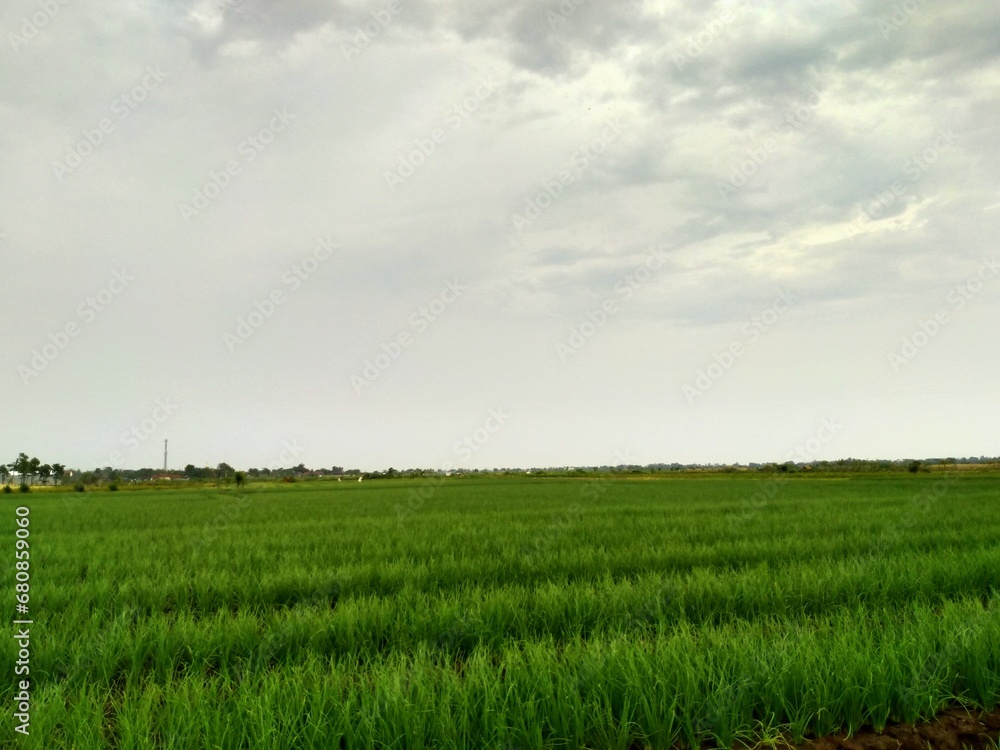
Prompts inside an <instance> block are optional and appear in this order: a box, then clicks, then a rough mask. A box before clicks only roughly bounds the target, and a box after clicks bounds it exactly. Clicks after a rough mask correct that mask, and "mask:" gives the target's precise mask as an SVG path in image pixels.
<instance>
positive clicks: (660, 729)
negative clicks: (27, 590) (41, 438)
mask: <svg viewBox="0 0 1000 750" xmlns="http://www.w3.org/2000/svg"><path fill="white" fill-rule="evenodd" d="M998 490H1000V479H998V478H997V477H991V476H968V477H961V478H957V477H949V476H943V475H938V476H934V475H930V476H925V475H917V476H906V477H900V476H892V477H878V478H863V477H851V478H846V479H829V478H827V479H823V478H799V477H796V478H794V479H785V480H778V479H759V478H748V477H743V476H732V477H705V478H669V479H646V480H628V479H524V478H518V479H462V478H449V479H447V480H444V481H441V480H423V481H410V480H407V481H384V482H365V483H356V482H355V483H336V482H315V483H299V484H294V485H289V486H280V485H257V486H251V487H250V488H249V489H247V490H245V491H241V492H236V491H235V490H218V489H214V488H205V489H196V488H193V489H183V490H176V489H171V490H160V491H156V490H135V491H133V490H129V491H123V492H118V493H107V492H95V493H85V494H76V493H56V492H51V493H44V492H38V493H32V494H31V495H29V496H25V497H18V496H9V498H10V499H9V500H5V501H4V502H5V504H6V506H7V507H8V511H7V512H6V513H5V514H4V522H3V523H4V529H5V534H6V537H5V538H6V539H8V540H10V542H11V543H10V544H9V545H8V548H9V549H11V550H13V539H14V529H15V523H14V512H13V508H14V507H16V506H17V505H28V506H29V507H30V508H31V534H32V535H31V540H32V548H31V549H32V599H31V602H32V605H31V607H32V611H31V615H32V617H33V621H34V625H33V626H32V649H33V651H32V656H31V680H32V707H31V716H32V721H31V734H30V736H29V737H26V738H21V740H20V742H19V743H18V744H19V745H20V746H23V747H38V748H46V749H50V748H87V749H89V748H107V747H117V748H178V749H180V748H184V749H185V750H188V749H189V748H227V749H228V748H399V749H400V750H402V749H403V748H473V747H475V748H480V747H481V748H497V749H498V750H515V749H516V750H528V749H529V748H621V749H622V750H626V749H628V748H646V747H649V748H667V747H672V746H682V747H697V746H700V745H702V744H703V743H709V744H711V745H717V746H723V747H731V746H733V745H734V744H735V743H738V742H744V743H747V744H750V745H753V744H756V743H759V742H766V741H769V740H774V739H775V738H777V737H778V736H779V735H782V736H785V737H787V738H788V739H791V740H793V741H797V740H799V739H801V738H803V737H805V736H814V735H824V734H827V733H830V732H833V731H836V730H840V729H846V730H848V731H854V730H857V729H858V728H860V727H862V726H866V725H870V726H874V727H875V728H880V727H882V726H884V725H885V724H886V722H889V721H914V720H916V719H919V718H929V717H931V716H933V715H935V714H936V713H937V712H938V711H940V710H942V709H943V708H945V707H947V706H950V705H955V704H961V705H967V706H972V707H979V708H984V709H989V708H992V707H994V706H996V705H997V704H998V702H1000V544H998V541H1000V492H998ZM11 554H13V553H12V552H11ZM10 578H11V585H9V586H7V587H6V591H7V592H8V593H5V595H4V596H5V597H6V599H7V610H6V611H8V612H13V611H14V594H13V574H11V576H10ZM0 649H2V651H3V658H4V663H6V664H13V663H14V661H15V659H16V654H17V646H16V644H15V643H14V641H13V640H12V639H5V640H4V642H3V643H2V645H0ZM13 679H14V677H13V669H11V674H10V680H5V681H4V682H3V691H2V693H3V698H4V700H5V702H6V703H7V704H8V705H10V703H11V700H10V699H11V698H12V696H13ZM4 722H5V723H6V726H4V727H3V729H2V730H0V731H2V736H3V737H5V738H10V737H15V736H16V735H15V734H14V732H13V724H12V722H13V719H12V717H11V713H10V711H7V712H5V718H4Z"/></svg>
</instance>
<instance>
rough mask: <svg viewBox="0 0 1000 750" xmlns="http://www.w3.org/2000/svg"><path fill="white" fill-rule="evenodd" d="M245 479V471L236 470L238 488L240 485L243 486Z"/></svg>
mask: <svg viewBox="0 0 1000 750" xmlns="http://www.w3.org/2000/svg"><path fill="white" fill-rule="evenodd" d="M244 480H245V476H244V474H243V472H242V471H237V472H236V489H239V488H240V487H242V486H243V482H244Z"/></svg>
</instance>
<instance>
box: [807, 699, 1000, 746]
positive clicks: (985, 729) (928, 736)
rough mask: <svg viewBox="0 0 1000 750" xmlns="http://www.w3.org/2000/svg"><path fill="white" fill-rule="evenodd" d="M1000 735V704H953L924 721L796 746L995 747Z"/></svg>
mask: <svg viewBox="0 0 1000 750" xmlns="http://www.w3.org/2000/svg"><path fill="white" fill-rule="evenodd" d="M998 738H1000V708H997V709H994V710H993V711H991V712H988V713H984V712H981V711H967V710H965V709H962V708H952V709H948V710H947V711H945V712H944V713H941V714H938V716H937V717H935V718H934V719H933V720H931V721H927V722H923V723H920V724H889V725H887V726H886V728H885V729H884V730H882V731H881V732H876V731H874V730H873V729H871V728H868V729H861V730H859V731H858V732H856V733H855V734H854V736H853V737H847V736H846V735H844V734H833V735H830V736H828V737H817V738H816V739H811V740H806V741H805V742H804V743H803V744H801V745H796V746H794V750H927V749H928V748H932V750H963V748H969V749H970V750H995V748H997V744H998ZM789 747H792V746H789Z"/></svg>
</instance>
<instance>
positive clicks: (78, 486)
mask: <svg viewBox="0 0 1000 750" xmlns="http://www.w3.org/2000/svg"><path fill="white" fill-rule="evenodd" d="M73 491H74V492H86V491H87V488H86V487H84V486H83V485H82V484H79V483H77V484H75V485H73Z"/></svg>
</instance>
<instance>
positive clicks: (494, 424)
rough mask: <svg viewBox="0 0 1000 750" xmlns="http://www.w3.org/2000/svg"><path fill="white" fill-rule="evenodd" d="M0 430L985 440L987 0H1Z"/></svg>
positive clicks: (280, 458)
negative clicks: (0, 275) (940, 0)
mask: <svg viewBox="0 0 1000 750" xmlns="http://www.w3.org/2000/svg"><path fill="white" fill-rule="evenodd" d="M0 31H2V34H3V44H2V53H0V55H2V57H0V65H2V67H3V75H2V76H0V112H2V117H3V123H4V127H3V129H2V132H0V164H2V165H3V166H2V171H0V257H2V272H3V277H4V284H3V294H2V295H0V352H2V363H3V364H2V368H0V394H2V402H0V404H2V415H3V417H2V419H3V423H2V424H3V429H2V432H0V459H2V460H7V459H13V458H14V457H15V456H16V454H17V453H18V452H19V451H22V450H23V451H26V452H28V453H29V454H31V455H37V456H38V457H39V458H41V459H42V461H43V462H45V461H61V462H62V463H65V464H68V465H70V466H77V467H93V466H105V465H109V464H110V465H115V466H119V467H124V468H138V467H141V466H158V465H160V463H161V462H162V449H163V440H164V439H169V440H170V449H171V452H170V463H171V465H172V466H173V467H183V466H184V465H185V464H187V463H194V464H196V465H212V466H214V465H215V464H217V463H219V462H220V461H227V462H229V463H231V464H233V465H236V466H242V467H251V466H266V465H277V464H282V465H286V466H287V465H292V464H297V463H299V462H304V463H305V464H306V465H308V466H327V467H329V466H332V465H341V466H345V467H357V468H362V469H375V468H385V467H387V466H390V465H391V466H395V467H397V468H404V467H415V466H422V467H428V468H436V467H441V466H443V465H445V464H446V462H451V463H452V464H457V465H461V466H469V467H473V466H476V467H494V466H497V467H504V466H528V467H530V466H550V465H566V464H572V465H590V464H607V463H612V464H617V463H620V462H622V460H623V459H627V460H628V461H629V462H638V463H649V462H659V461H664V462H672V461H680V462H732V461H739V462H747V461H755V460H756V461H772V460H778V461H781V460H785V459H786V458H790V457H792V458H794V457H795V456H796V455H797V456H798V458H799V460H802V459H805V458H817V459H822V458H839V457H846V456H854V457H885V458H903V457H928V456H968V455H975V456H978V455H983V454H985V455H996V454H998V453H1000V447H998V446H1000V442H998V433H997V424H1000V367H998V365H1000V358H998V345H1000V265H998V258H1000V247H998V243H997V237H998V236H1000V183H998V181H997V176H998V175H1000V132H998V128H997V124H998V123H1000V96H998V94H1000V64H998V56H1000V6H997V5H996V4H992V3H981V2H974V1H973V0H959V1H957V2H951V3H930V2H919V0H908V2H907V3H902V4H900V3H895V4H893V3H890V2H874V1H872V2H868V1H866V0H858V1H856V2H850V1H848V2H824V1H821V0H816V1H812V2H806V1H805V0H794V1H793V0H788V1H787V2H782V1H780V0H761V2H754V3H750V2H746V3H740V2H717V3H714V4H712V3H708V2H705V3H694V2H686V3H684V2H674V1H672V0H649V1H648V2H623V3H597V2H595V1H594V0H564V1H563V2H562V3H561V4H560V3H558V2H556V1H555V0H551V1H550V2H521V0H489V1H483V2H457V1H456V0H394V2H391V3H390V2H384V1H383V0H372V1H370V2H369V1H367V0H365V1H361V0H340V1H339V2H337V1H333V2H320V0H289V1H287V2H272V3H268V2H264V1H263V0H200V1H199V2H188V1H186V0H178V2H173V3H169V4H168V3H152V2H146V1H145V0H134V1H132V2H126V3H84V2H81V1H79V0H68V1H65V0H64V1H63V2H56V0H9V2H5V3H3V5H2V9H0Z"/></svg>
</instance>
